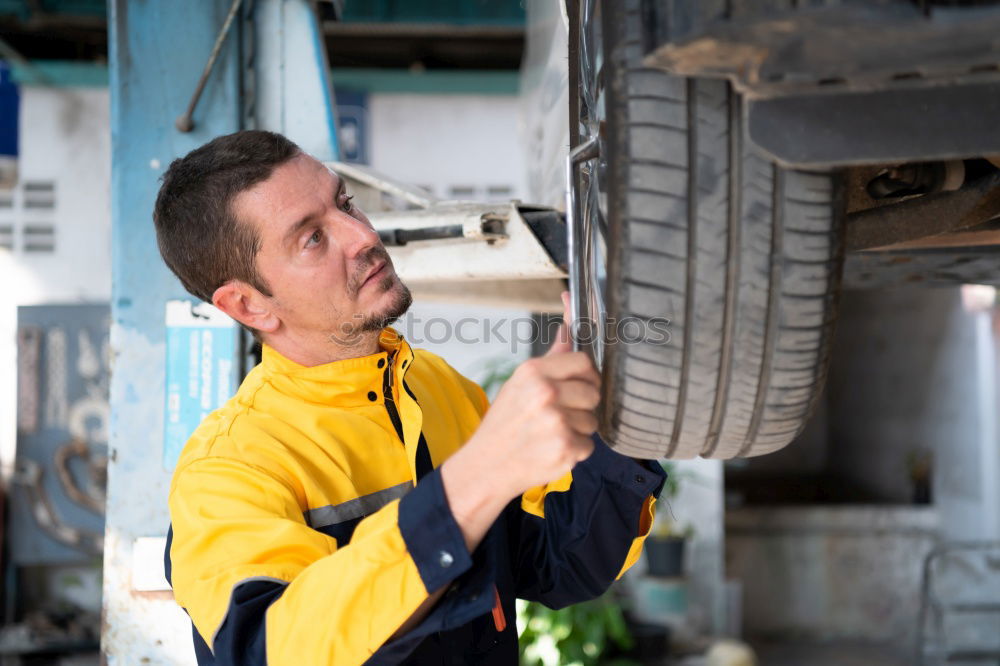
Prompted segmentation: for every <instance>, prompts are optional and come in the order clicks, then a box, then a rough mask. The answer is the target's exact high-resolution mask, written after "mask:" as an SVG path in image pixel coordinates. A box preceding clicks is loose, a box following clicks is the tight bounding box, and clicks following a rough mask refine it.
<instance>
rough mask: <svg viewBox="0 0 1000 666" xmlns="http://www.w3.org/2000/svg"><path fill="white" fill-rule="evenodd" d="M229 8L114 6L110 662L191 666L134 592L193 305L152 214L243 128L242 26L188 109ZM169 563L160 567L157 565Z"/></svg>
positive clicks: (158, 612) (185, 646)
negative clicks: (188, 163) (161, 196)
mask: <svg viewBox="0 0 1000 666" xmlns="http://www.w3.org/2000/svg"><path fill="white" fill-rule="evenodd" d="M229 5H230V3H229V0H170V2H130V1H129V0H111V1H110V2H109V40H108V41H109V50H110V57H111V65H110V70H111V72H110V73H111V76H110V87H111V136H112V167H111V168H112V174H111V183H112V185H111V187H112V193H111V201H112V205H111V207H112V210H111V215H112V280H113V286H112V302H111V311H112V332H111V341H112V349H113V358H114V360H113V364H112V381H111V436H110V441H109V469H108V504H107V528H106V545H105V554H104V558H105V559H104V624H103V632H102V634H103V635H102V650H103V652H104V653H105V654H106V655H107V658H108V663H109V664H123V665H124V664H138V663H140V662H144V663H145V661H146V659H148V660H149V662H148V663H154V664H190V663H192V662H193V650H192V647H191V634H190V625H189V623H188V620H187V617H186V616H185V615H184V613H183V612H182V611H181V610H180V609H179V608H178V607H177V606H176V604H174V603H173V601H172V595H171V594H170V593H169V592H166V591H145V592H142V591H137V590H135V589H134V587H135V584H134V580H133V579H134V578H138V577H140V576H141V575H142V573H141V572H138V571H136V570H135V568H136V565H139V566H143V567H150V568H151V569H152V570H155V567H156V563H155V562H143V561H136V562H134V561H133V560H134V559H136V560H139V559H140V558H141V559H148V558H149V557H152V554H151V553H134V552H133V551H134V546H135V543H136V540H137V539H139V538H142V537H159V536H163V535H165V534H166V529H167V524H168V520H169V519H168V515H167V509H166V497H167V489H168V487H169V483H170V475H171V471H172V470H170V469H167V468H166V467H165V465H164V464H163V454H162V449H163V430H164V419H163V414H164V410H163V404H164V381H165V379H164V378H165V374H164V372H165V370H164V369H165V344H164V343H165V333H166V327H165V323H164V310H165V304H166V302H167V301H168V300H170V299H186V298H188V296H187V294H186V293H185V292H184V290H183V288H182V287H181V285H180V283H179V282H178V281H177V280H176V279H175V278H174V276H173V275H171V274H170V272H169V271H168V270H167V268H166V266H164V264H163V262H162V260H161V259H160V256H159V252H158V250H157V247H156V237H155V233H154V230H153V222H152V216H151V213H152V210H153V202H154V200H155V197H156V192H157V189H158V185H159V183H158V180H159V177H160V176H161V175H162V174H163V171H164V170H165V169H166V167H167V166H168V165H169V164H170V161H171V160H173V159H174V158H175V157H178V156H180V155H183V154H184V153H186V152H188V151H189V150H191V149H193V148H195V147H197V146H198V145H200V144H202V143H204V142H205V141H208V140H209V139H211V138H212V137H214V136H216V135H219V134H225V133H228V132H233V131H236V130H238V129H239V128H240V126H241V102H240V99H241V86H240V68H241V65H240V57H239V56H240V49H239V42H238V40H239V37H240V34H241V27H242V26H241V25H239V24H237V25H234V26H233V31H232V32H231V34H230V35H229V37H228V38H227V40H226V43H225V44H224V45H223V48H222V51H221V52H220V54H219V58H218V61H217V62H216V64H215V67H214V69H213V71H212V74H211V76H210V77H209V80H208V83H207V85H206V86H205V91H204V94H203V95H202V98H201V100H200V102H199V105H198V109H197V111H196V112H195V127H194V129H193V131H191V132H190V133H186V134H184V133H181V132H179V131H178V130H177V129H176V128H175V127H174V120H175V119H176V118H177V116H179V115H180V114H181V113H182V112H183V110H184V109H185V108H186V107H187V104H188V101H189V99H190V97H191V94H192V92H193V91H194V89H195V86H196V85H197V82H198V78H199V77H200V75H201V73H202V70H203V68H204V66H205V61H206V60H207V58H208V54H209V52H210V50H211V48H212V45H213V44H214V42H215V39H216V36H217V34H218V31H219V28H220V27H221V26H222V23H223V20H224V19H225V16H226V13H227V11H228V9H229ZM161 566H162V565H161Z"/></svg>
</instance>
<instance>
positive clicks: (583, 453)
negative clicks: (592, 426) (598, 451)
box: [573, 434, 594, 462]
mask: <svg viewBox="0 0 1000 666" xmlns="http://www.w3.org/2000/svg"><path fill="white" fill-rule="evenodd" d="M573 449H574V450H575V451H576V461H577V462H583V461H584V460H586V459H587V458H589V457H590V454H591V453H593V452H594V440H592V439H591V438H590V434H587V435H577V436H576V437H574V438H573Z"/></svg>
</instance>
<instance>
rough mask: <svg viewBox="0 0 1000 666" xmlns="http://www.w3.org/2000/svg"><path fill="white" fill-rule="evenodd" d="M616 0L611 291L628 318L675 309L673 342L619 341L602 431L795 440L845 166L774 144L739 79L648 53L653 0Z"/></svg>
mask: <svg viewBox="0 0 1000 666" xmlns="http://www.w3.org/2000/svg"><path fill="white" fill-rule="evenodd" d="M601 11H602V12H603V26H602V27H603V30H602V31H603V40H604V54H605V55H604V57H605V65H604V68H605V71H604V76H605V85H606V86H607V90H606V92H605V94H606V102H605V104H606V106H605V114H606V128H605V133H606V136H605V139H604V140H605V147H604V150H606V151H607V154H608V159H607V161H608V167H607V168H608V173H607V182H608V185H607V209H608V211H607V216H608V225H609V234H608V238H607V257H608V258H607V264H608V265H607V271H608V278H607V279H608V282H607V295H606V307H607V311H608V315H609V316H610V317H612V318H613V319H614V320H616V321H622V320H625V319H626V318H632V317H638V318H642V319H648V318H652V317H666V318H668V319H670V321H671V324H670V333H671V340H670V342H669V343H667V344H662V343H660V344H657V343H634V344H616V345H608V346H606V347H605V352H604V361H603V367H602V375H603V381H604V384H603V401H602V406H601V408H600V410H599V416H600V421H601V433H602V435H603V436H604V437H605V439H606V440H607V441H608V442H610V443H611V444H612V445H613V446H614V447H615V448H616V449H617V450H618V451H620V452H622V453H625V454H627V455H631V456H636V457H668V458H692V457H696V456H703V457H707V458H733V457H737V456H755V455H761V454H765V453H769V452H772V451H775V450H777V449H780V448H782V447H783V446H785V445H786V444H788V443H789V442H790V441H792V439H794V438H795V436H796V435H797V434H798V433H799V432H800V431H801V430H802V428H803V426H804V424H805V421H806V419H807V418H808V417H809V415H810V413H811V412H812V410H813V408H814V406H815V404H816V402H817V399H818V396H819V395H820V392H821V387H822V384H823V382H824V379H825V377H826V371H827V365H828V360H829V349H830V339H831V335H832V330H833V324H834V320H835V311H836V302H837V294H838V292H839V283H840V275H841V268H842V263H843V238H842V219H843V204H842V197H841V196H840V187H839V185H838V182H837V180H836V178H835V176H834V175H832V174H830V173H808V172H803V171H793V170H787V169H783V168H781V167H779V166H777V165H775V164H774V163H772V162H770V161H769V160H767V159H765V158H762V157H760V156H759V155H758V154H757V153H756V152H755V151H754V149H753V148H752V146H749V145H747V143H746V142H744V140H743V132H742V124H741V113H740V98H739V96H738V95H737V94H735V93H734V92H733V90H732V89H731V88H730V86H729V85H728V83H727V82H725V81H722V80H702V79H685V78H682V77H677V76H672V75H669V74H667V73H665V72H663V71H661V70H658V69H650V68H647V67H644V66H643V65H642V64H641V58H642V55H643V49H642V39H641V37H642V34H643V32H642V12H641V2H640V0H616V1H615V2H611V1H608V2H605V3H603V7H602V10H601ZM572 39H573V36H572V33H571V40H572ZM571 58H572V56H571ZM571 62H572V60H571ZM571 81H573V77H572V75H571ZM571 122H573V121H572V120H571Z"/></svg>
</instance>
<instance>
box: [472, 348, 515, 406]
mask: <svg viewBox="0 0 1000 666" xmlns="http://www.w3.org/2000/svg"><path fill="white" fill-rule="evenodd" d="M516 368H517V361H514V360H512V359H511V358H510V357H509V356H494V357H493V358H488V359H486V360H485V361H483V378H482V380H480V382H479V385H480V386H482V387H483V390H484V391H486V395H488V396H489V397H490V400H492V399H493V398H495V397H496V394H497V391H499V390H500V387H501V386H503V383H504V382H505V381H507V380H508V379H510V376H511V375H512V374H514V370H515V369H516Z"/></svg>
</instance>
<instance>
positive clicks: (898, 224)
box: [847, 174, 1000, 252]
mask: <svg viewBox="0 0 1000 666" xmlns="http://www.w3.org/2000/svg"><path fill="white" fill-rule="evenodd" d="M997 216H1000V174H993V175H990V176H986V177H984V178H980V179H979V180H977V181H975V182H973V183H970V184H969V185H966V186H965V187H963V188H961V189H959V190H955V191H954V192H939V193H937V194H929V195H927V196H923V197H918V198H914V199H910V200H908V201H903V202H901V203H898V204H894V205H892V206H882V207H880V208H873V209H870V210H865V211H860V212H857V213H853V214H851V215H848V216H847V251H848V252H857V251H859V250H874V249H889V248H893V249H898V248H899V247H904V245H903V244H904V243H907V242H911V241H916V240H918V239H927V238H933V237H937V236H942V235H944V234H949V233H954V232H957V231H961V230H966V229H970V228H972V227H976V226H979V225H982V224H984V223H985V222H988V221H990V220H992V219H993V218H995V217H997Z"/></svg>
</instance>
